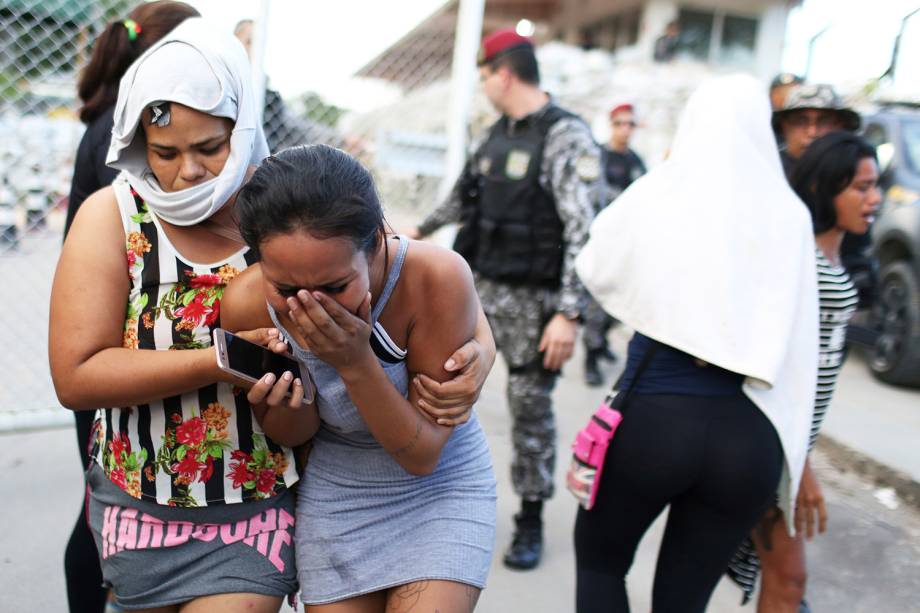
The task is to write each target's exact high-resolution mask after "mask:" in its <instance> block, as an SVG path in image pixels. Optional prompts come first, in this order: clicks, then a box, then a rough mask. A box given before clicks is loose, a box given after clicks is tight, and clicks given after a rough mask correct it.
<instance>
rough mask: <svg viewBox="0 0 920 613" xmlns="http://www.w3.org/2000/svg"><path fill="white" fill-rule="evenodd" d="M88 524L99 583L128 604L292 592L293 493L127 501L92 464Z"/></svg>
mask: <svg viewBox="0 0 920 613" xmlns="http://www.w3.org/2000/svg"><path fill="white" fill-rule="evenodd" d="M86 481H87V484H88V485H89V491H90V499H89V513H88V516H89V523H90V527H91V528H92V531H93V537H94V538H95V540H96V548H97V549H98V551H99V559H100V561H101V563H102V576H103V579H104V581H105V582H106V583H107V584H109V585H111V586H112V589H113V592H114V594H115V598H116V599H117V600H118V604H120V605H121V606H122V607H124V608H125V609H146V608H152V607H162V606H167V605H173V604H178V603H182V602H187V601H189V600H192V599H194V598H198V597H201V596H208V595H212V594H227V593H251V594H264V595H267V596H277V597H284V596H287V595H289V594H293V593H295V592H296V591H297V572H296V568H295V560H294V538H293V537H294V496H293V494H292V493H291V492H290V491H285V492H284V493H282V494H280V495H278V496H274V497H272V498H268V499H266V500H260V501H258V502H245V503H238V504H222V505H216V506H211V507H199V508H193V509H183V508H177V507H167V506H163V505H159V504H156V503H154V502H149V501H146V500H139V499H136V498H132V497H131V496H129V495H128V494H126V493H125V492H124V491H122V490H121V488H119V487H118V486H116V485H115V484H113V483H112V482H111V481H109V480H108V478H106V476H105V474H104V473H103V472H102V469H101V468H99V466H98V465H96V464H95V463H92V464H91V466H90V469H89V470H88V471H87V473H86Z"/></svg>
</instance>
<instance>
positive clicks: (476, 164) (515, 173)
mask: <svg viewBox="0 0 920 613" xmlns="http://www.w3.org/2000/svg"><path fill="white" fill-rule="evenodd" d="M478 64H479V72H480V75H479V76H480V81H481V83H482V88H483V91H484V93H485V94H486V97H487V98H488V99H489V102H491V103H492V105H493V106H494V107H495V109H496V110H498V111H499V112H500V113H501V114H502V116H501V118H499V120H498V121H497V122H496V123H495V124H494V125H493V126H492V127H491V128H490V129H489V130H487V131H486V133H485V134H484V135H482V136H481V137H480V138H479V139H477V140H476V142H475V143H474V146H473V149H472V151H473V154H472V155H471V156H470V158H469V160H468V161H467V163H466V166H465V168H464V170H463V172H462V174H461V177H460V179H459V180H458V182H457V185H456V186H455V187H454V189H453V190H452V192H451V195H450V197H449V198H448V199H447V201H446V202H445V203H444V204H442V205H441V206H440V207H439V208H438V209H437V210H435V211H434V212H433V213H431V215H429V216H428V218H427V219H425V221H423V222H422V224H421V225H420V226H419V228H418V229H417V230H416V231H415V232H414V234H415V236H417V237H421V236H426V235H428V234H431V233H432V232H434V231H435V230H437V229H438V228H439V227H441V226H443V225H445V224H447V223H451V222H457V221H459V222H460V224H461V227H460V231H459V232H458V234H457V240H456V243H455V244H454V248H455V249H456V250H457V251H458V252H459V253H461V254H462V255H463V256H464V257H465V258H466V259H467V261H468V262H469V263H470V267H471V268H472V269H473V272H474V275H475V279H476V287H477V290H478V291H479V296H480V298H481V300H482V306H483V309H484V310H485V312H486V314H487V315H488V317H489V323H490V324H491V326H492V331H493V333H494V335H495V341H496V343H497V345H498V348H499V350H500V351H501V353H502V356H503V357H504V359H505V362H506V363H507V364H508V369H509V376H508V387H507V395H508V406H509V409H510V411H511V416H512V440H513V446H514V454H513V459H512V463H511V477H512V482H513V485H514V490H515V492H516V493H517V494H518V495H519V496H520V497H521V509H520V512H519V513H518V514H517V515H515V518H514V519H515V525H516V529H515V533H514V538H513V541H512V543H511V546H510V547H509V549H508V550H507V552H506V553H505V557H504V563H505V565H506V566H508V567H510V568H515V569H520V570H525V569H530V568H534V567H535V566H536V565H537V564H538V563H539V561H540V556H541V554H542V547H543V522H542V508H543V501H544V500H546V499H548V498H550V497H551V496H552V495H553V490H554V483H553V472H554V465H555V459H556V426H555V418H554V415H553V408H552V399H551V394H552V391H553V387H554V386H555V382H556V377H557V376H558V375H559V370H560V368H561V367H562V365H563V364H564V363H565V362H566V361H567V360H568V359H569V358H570V357H571V355H572V349H573V347H574V344H575V336H576V320H577V319H578V318H579V317H580V314H581V309H582V307H583V301H584V290H583V288H582V286H581V284H580V282H579V281H578V278H577V276H576V274H575V267H574V264H575V256H576V255H577V254H578V251H579V249H580V248H581V246H582V245H583V244H584V243H585V241H586V240H587V236H588V227H589V225H590V223H591V220H592V218H593V216H594V208H595V205H594V200H596V189H597V184H598V182H599V181H600V180H601V168H600V150H599V148H598V147H597V145H596V144H595V142H594V139H593V138H592V137H591V132H590V130H589V128H588V126H587V125H586V124H585V122H584V121H583V120H582V119H580V118H579V117H577V116H576V115H574V114H573V113H570V112H569V111H566V110H564V109H562V108H560V107H559V106H557V105H556V104H555V102H553V100H552V99H551V98H550V96H549V95H548V94H547V93H546V92H544V91H543V90H542V89H541V88H540V73H539V67H538V65H537V60H536V56H535V54H534V46H533V43H532V42H531V40H530V39H529V38H526V37H523V36H520V35H518V34H517V33H515V32H514V30H510V29H508V30H499V31H497V32H494V33H493V34H491V35H489V36H487V37H485V38H484V39H483V41H482V47H481V48H480V51H479V57H478Z"/></svg>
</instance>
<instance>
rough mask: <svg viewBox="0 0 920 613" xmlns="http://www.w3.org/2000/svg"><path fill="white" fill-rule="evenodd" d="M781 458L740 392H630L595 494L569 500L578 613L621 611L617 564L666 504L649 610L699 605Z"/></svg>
mask: <svg viewBox="0 0 920 613" xmlns="http://www.w3.org/2000/svg"><path fill="white" fill-rule="evenodd" d="M782 458H783V455H782V448H781V446H780V442H779V438H778V437H777V434H776V431H775V430H774V429H773V426H772V425H771V424H770V422H769V420H767V418H766V416H764V414H763V413H761V411H760V410H758V409H757V407H756V406H754V404H753V403H752V402H751V401H750V400H748V399H747V398H746V397H745V396H743V395H741V393H740V392H739V394H738V395H737V396H731V397H724V396H722V397H715V396H670V395H644V396H643V395H638V394H634V395H633V396H632V398H631V399H630V402H629V406H628V407H626V408H625V410H624V419H623V422H622V424H621V425H620V427H619V429H618V430H617V432H616V435H615V436H614V438H613V441H612V443H611V447H610V450H609V451H608V454H607V459H606V462H605V465H604V472H603V475H602V477H601V485H600V491H599V492H598V497H597V501H596V504H595V506H594V508H593V509H592V510H591V511H585V510H584V509H581V508H580V509H579V510H578V518H577V519H576V522H575V556H576V565H577V598H576V601H577V611H578V613H614V612H616V613H619V612H624V611H629V603H628V601H627V597H626V582H625V579H626V573H627V572H628V571H629V567H630V566H631V565H632V562H633V557H634V555H635V552H636V547H637V546H638V545H639V540H640V539H641V538H642V535H643V534H645V531H646V530H648V527H649V526H650V525H651V524H652V522H653V521H654V520H655V518H656V517H658V515H659V514H660V513H661V512H662V511H663V510H664V508H665V507H666V506H667V505H668V504H670V505H671V508H670V512H669V515H668V523H667V528H666V529H665V534H664V540H663V541H662V543H661V549H660V551H659V554H658V566H657V568H656V570H655V587H654V589H653V593H652V611H653V612H654V613H671V612H679V613H691V612H694V611H704V610H705V608H706V604H707V603H708V602H709V598H710V596H711V595H712V591H713V589H715V586H716V584H717V583H718V581H719V578H720V577H721V576H722V574H723V573H724V572H725V568H726V567H727V565H728V562H729V560H730V558H731V556H732V554H733V553H734V552H735V550H736V549H737V547H738V545H739V544H740V543H741V541H742V540H743V539H744V537H745V535H747V534H748V533H749V532H750V530H751V528H752V527H753V526H754V524H755V523H756V522H757V520H758V519H759V518H760V517H761V516H762V515H763V513H764V511H766V509H767V508H768V507H769V506H770V504H771V503H773V502H774V496H775V492H776V486H777V484H778V482H779V477H780V472H781V470H782V461H783V460H782Z"/></svg>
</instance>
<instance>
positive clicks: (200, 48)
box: [106, 17, 269, 226]
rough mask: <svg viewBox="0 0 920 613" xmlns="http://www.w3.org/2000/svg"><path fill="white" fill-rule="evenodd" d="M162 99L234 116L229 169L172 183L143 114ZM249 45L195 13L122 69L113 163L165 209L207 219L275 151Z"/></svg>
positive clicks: (179, 216) (174, 218)
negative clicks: (177, 186)
mask: <svg viewBox="0 0 920 613" xmlns="http://www.w3.org/2000/svg"><path fill="white" fill-rule="evenodd" d="M158 102H177V103H179V104H183V105H185V106H188V107H190V108H193V109H195V110H198V111H201V112H203V113H207V114H209V115H214V116H216V117H226V118H228V119H231V120H233V121H234V127H233V132H232V134H231V137H230V155H229V157H228V158H227V162H226V164H225V165H224V168H223V170H222V171H221V173H220V174H219V175H218V176H216V177H214V178H213V179H210V180H208V181H206V182H204V183H201V184H199V185H195V186H193V187H189V188H187V189H183V190H180V191H176V192H167V191H164V190H163V188H162V187H161V186H160V184H159V182H158V181H157V179H156V177H155V176H154V175H153V172H152V171H151V170H150V167H149V165H148V164H147V153H146V150H145V144H144V139H143V138H138V131H139V124H140V120H141V114H142V113H143V111H144V109H146V108H147V107H149V106H150V105H152V104H155V103H158ZM268 153H269V152H268V145H267V144H266V142H265V136H264V134H263V132H262V126H261V124H260V122H259V113H258V109H256V101H255V95H254V91H253V82H252V72H251V68H250V65H249V61H248V59H247V57H246V52H245V51H244V49H243V46H242V45H241V44H240V42H239V41H238V40H237V39H236V37H234V36H233V35H232V34H230V33H226V34H224V33H222V32H220V30H219V29H218V28H217V27H216V26H215V25H214V24H210V23H208V22H207V21H206V20H204V19H202V18H197V17H196V18H191V19H187V20H185V21H184V22H182V24H180V25H179V26H178V27H177V28H176V29H174V30H173V31H172V32H170V33H169V34H167V35H166V36H165V37H164V38H163V39H162V40H160V41H159V42H158V43H157V44H155V45H154V46H153V47H151V48H150V49H148V50H147V51H146V52H145V53H144V54H143V55H142V56H141V57H139V58H138V59H137V60H136V61H135V62H134V63H133V64H132V65H131V66H130V67H129V68H128V71H127V72H126V73H125V76H124V77H122V79H121V83H120V86H119V89H118V101H117V103H116V105H115V125H114V127H113V128H112V144H111V146H110V147H109V152H108V156H107V157H106V163H107V164H108V165H109V166H111V167H112V168H115V169H117V170H121V171H122V172H123V173H125V174H126V175H127V177H128V180H129V181H130V183H131V185H132V186H133V187H134V189H135V190H137V192H138V194H140V196H141V197H142V198H143V199H144V200H145V201H146V202H147V205H148V207H149V208H150V210H151V211H153V212H154V213H155V214H156V215H157V216H158V217H161V218H162V219H164V220H166V221H168V222H170V223H173V224H176V225H181V226H190V225H194V224H196V223H199V222H201V221H203V220H205V219H207V218H208V217H210V216H211V215H213V214H214V213H216V212H217V211H218V210H220V208H221V207H222V206H223V205H224V204H225V203H226V202H227V200H229V199H230V197H231V196H232V195H233V194H234V193H235V192H236V191H237V190H238V189H239V188H240V186H241V185H242V184H243V182H244V180H245V177H246V171H247V169H248V167H249V166H250V165H258V164H259V163H260V162H261V161H262V160H263V159H264V158H266V157H267V156H268Z"/></svg>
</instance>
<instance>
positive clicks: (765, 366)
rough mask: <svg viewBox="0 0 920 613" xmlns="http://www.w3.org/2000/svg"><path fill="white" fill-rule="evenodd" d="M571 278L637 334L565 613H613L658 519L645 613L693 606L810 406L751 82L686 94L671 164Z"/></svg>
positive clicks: (808, 265) (622, 603)
mask: <svg viewBox="0 0 920 613" xmlns="http://www.w3.org/2000/svg"><path fill="white" fill-rule="evenodd" d="M577 266H578V272H579V275H580V276H581V278H582V280H583V281H584V283H585V285H586V286H587V288H588V289H589V290H590V291H591V293H592V294H593V295H594V297H595V298H596V299H597V300H598V302H599V303H600V304H601V305H602V306H603V307H604V309H605V310H607V311H608V312H609V313H610V314H611V315H613V316H615V317H617V318H618V319H620V320H621V321H623V322H624V323H625V324H626V325H628V326H630V327H631V328H633V329H634V330H635V331H636V334H635V336H634V337H633V339H632V340H631V341H630V344H629V357H628V362H627V365H626V368H625V371H624V375H623V377H622V379H621V382H620V389H631V392H630V396H629V398H628V401H627V403H626V405H625V406H624V419H623V423H622V424H621V425H620V427H619V429H618V430H617V433H616V436H615V437H614V440H613V441H612V444H611V446H610V449H609V451H608V454H607V458H606V466H605V468H604V471H603V476H602V481H601V483H600V489H599V493H598V497H597V500H596V504H595V506H594V507H593V508H592V510H590V511H586V510H584V509H579V513H578V518H577V520H576V525H575V547H576V561H577V610H578V612H579V613H588V612H593V611H604V612H608V613H609V612H610V611H628V610H629V604H628V600H627V594H626V588H625V576H626V574H627V572H628V571H629V567H630V565H631V564H632V560H633V556H634V554H635V550H636V547H637V546H638V544H639V540H640V539H641V537H642V535H643V534H644V533H645V531H646V530H647V529H648V527H649V526H650V525H651V523H652V522H653V521H654V519H655V518H656V517H657V516H658V515H659V514H660V513H661V512H662V511H663V510H664V509H665V508H666V507H668V506H670V511H669V515H668V525H667V528H666V530H665V535H664V539H663V541H662V544H661V549H660V552H659V557H658V565H657V569H656V574H655V587H654V590H653V595H652V610H654V611H655V612H656V613H666V612H670V611H680V612H681V613H685V612H688V611H703V610H704V609H705V608H706V605H707V603H708V601H709V598H710V596H711V594H712V590H713V589H714V588H715V586H716V584H717V582H718V580H719V578H720V576H721V575H722V573H723V572H724V570H725V567H726V566H727V564H728V561H729V559H730V558H731V556H732V554H733V553H734V551H735V549H736V548H737V547H738V545H739V543H740V542H741V541H742V540H743V539H744V537H745V536H746V535H747V534H748V532H749V531H750V529H751V527H752V526H753V525H754V523H755V522H756V521H757V520H758V519H759V518H760V516H761V515H762V513H763V512H764V511H765V510H766V509H767V508H768V507H769V506H770V505H771V504H773V503H774V502H775V500H776V496H777V486H779V499H780V503H781V505H782V506H784V507H785V508H787V509H788V506H789V501H790V500H795V493H796V490H797V488H798V481H799V478H800V477H801V474H802V467H803V464H804V461H805V454H806V448H807V444H808V434H809V426H810V422H811V402H812V400H813V398H814V393H815V380H816V374H817V338H818V308H817V288H816V278H815V255H814V240H813V237H812V234H811V222H810V219H809V215H808V211H807V210H806V208H805V207H804V206H803V205H802V202H801V201H800V200H799V199H798V198H797V197H796V195H795V194H794V193H793V192H792V190H791V189H790V188H789V186H788V183H787V182H786V180H785V177H784V176H783V172H782V167H781V165H780V161H779V156H778V154H777V152H776V146H775V143H774V140H773V137H772V134H771V131H770V107H769V102H768V100H767V97H766V95H765V94H764V93H763V91H762V87H761V86H760V85H759V83H757V82H756V81H755V80H754V79H752V78H750V77H744V76H731V77H721V78H717V79H713V80H711V81H708V82H706V83H704V84H703V85H702V86H701V87H700V88H699V89H698V90H697V91H696V92H695V93H694V94H693V95H692V96H691V98H690V100H689V102H688V104H687V107H686V109H685V111H684V113H683V115H682V117H681V121H680V124H679V127H678V130H677V134H676V136H675V139H674V144H673V147H672V149H671V155H670V157H669V158H668V159H667V161H665V162H664V163H663V164H661V165H660V166H659V167H657V168H655V169H654V170H652V171H651V172H650V173H649V174H647V175H646V176H644V177H642V178H641V179H639V180H637V181H636V182H635V183H634V184H633V185H632V186H630V188H629V189H628V190H627V191H626V192H624V193H623V194H622V195H621V196H620V197H619V198H618V199H617V202H616V203H615V204H614V205H613V206H610V207H608V208H607V209H605V210H604V211H603V212H602V213H601V214H600V215H599V216H598V217H597V219H596V221H595V222H594V224H593V225H592V227H591V238H590V240H589V242H588V243H587V245H586V246H585V248H584V250H583V251H582V253H581V254H580V256H579V258H578V263H577ZM643 358H646V359H645V360H643ZM640 364H641V366H642V367H641V368H640ZM781 476H782V478H781ZM786 516H787V517H791V515H790V514H788V513H787V515H786ZM790 529H791V527H790Z"/></svg>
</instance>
